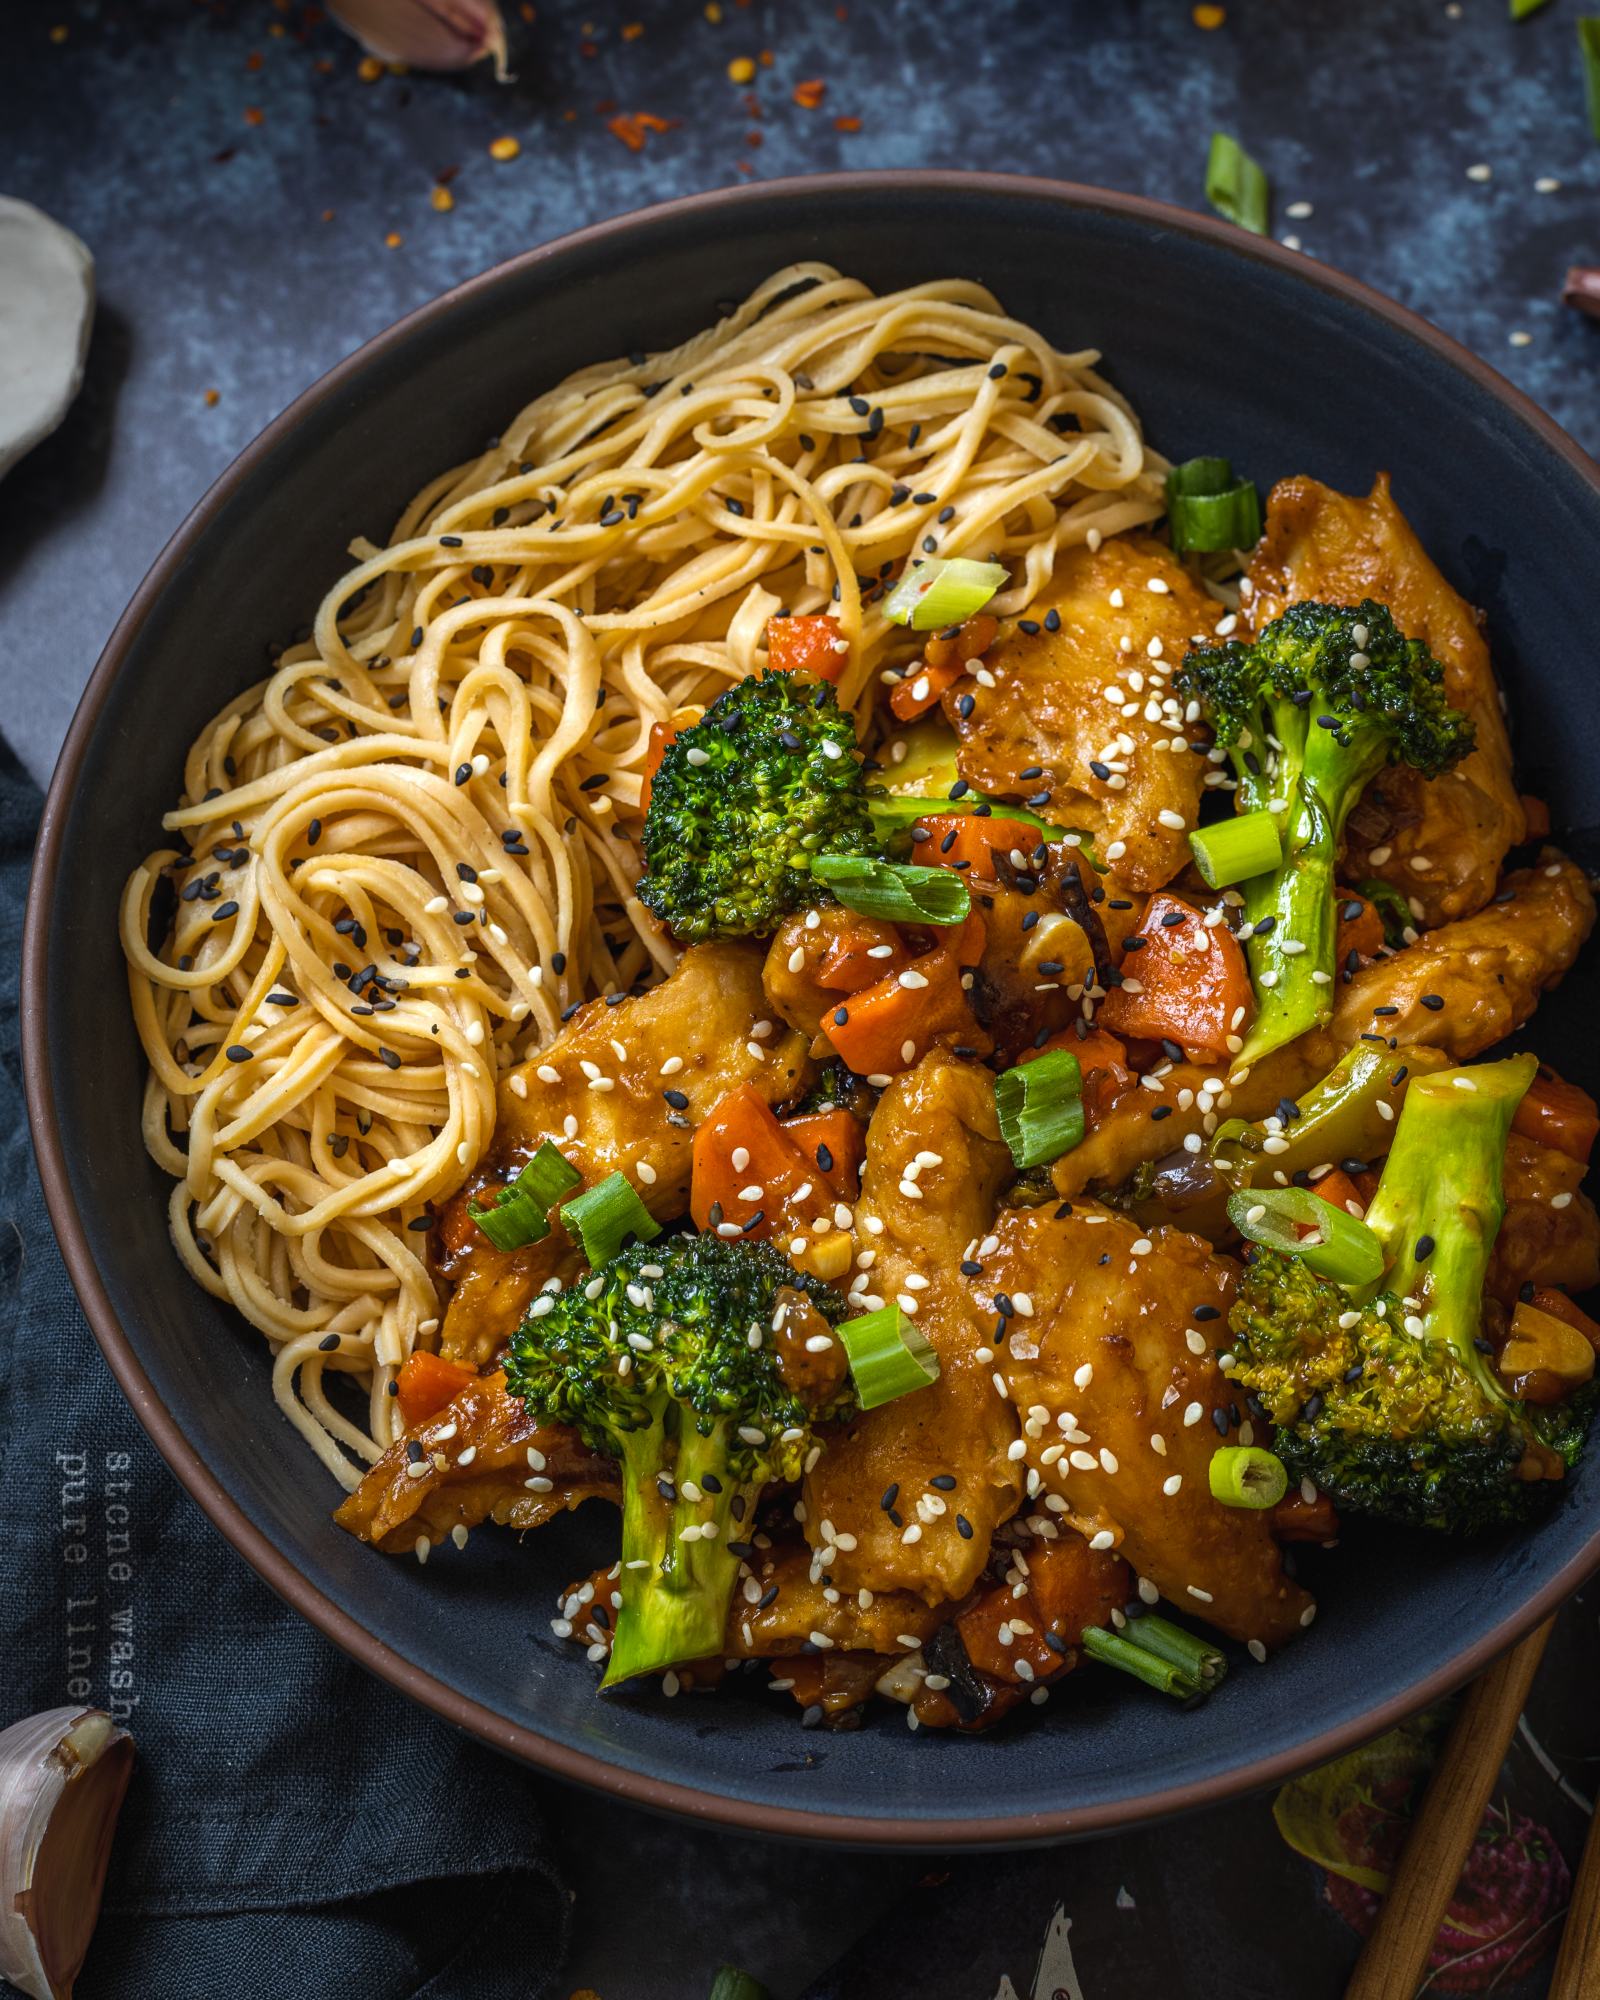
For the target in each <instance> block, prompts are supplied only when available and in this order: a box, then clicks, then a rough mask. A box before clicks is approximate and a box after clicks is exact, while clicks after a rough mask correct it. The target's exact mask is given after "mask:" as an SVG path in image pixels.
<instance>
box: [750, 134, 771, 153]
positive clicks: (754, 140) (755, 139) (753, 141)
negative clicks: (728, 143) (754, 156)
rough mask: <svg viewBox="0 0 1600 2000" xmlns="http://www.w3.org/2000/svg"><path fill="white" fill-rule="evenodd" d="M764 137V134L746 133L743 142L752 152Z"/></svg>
mask: <svg viewBox="0 0 1600 2000" xmlns="http://www.w3.org/2000/svg"><path fill="white" fill-rule="evenodd" d="M766 136H767V135H766V133H765V132H746V134H745V135H744V142H745V144H746V145H747V146H748V147H749V148H750V150H751V151H752V152H754V151H755V149H756V147H757V146H759V145H761V144H762V143H763V142H764V140H765V139H766Z"/></svg>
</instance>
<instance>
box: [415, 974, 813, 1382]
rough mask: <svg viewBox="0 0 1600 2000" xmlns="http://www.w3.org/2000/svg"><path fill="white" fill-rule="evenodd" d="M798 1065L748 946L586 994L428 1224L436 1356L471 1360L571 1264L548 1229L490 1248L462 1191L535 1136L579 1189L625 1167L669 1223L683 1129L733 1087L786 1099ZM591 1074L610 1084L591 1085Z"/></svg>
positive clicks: (519, 1159)
mask: <svg viewBox="0 0 1600 2000" xmlns="http://www.w3.org/2000/svg"><path fill="white" fill-rule="evenodd" d="M669 1063H670V1064H675V1065H676V1066H675V1067H673V1068H671V1069H670V1070H668V1069H666V1068H664V1067H663V1065H666V1064H669ZM586 1064H587V1065H588V1066H589V1067H588V1068H587V1069H586V1068H585V1065H586ZM804 1065H805V1044H804V1041H803V1040H802V1039H801V1038H800V1037H799V1036H797V1035H794V1034H792V1033H785V1032H784V1031H783V1029H782V1027H781V1026H780V1025H779V1024H778V1023H776V1022H775V1021H774V1020H773V1018H772V1010H771V1009H770V1008H769V1007H768V1005H767V1002H766V998H765V995H764V994H763V992H762V989H761V950H760V947H759V946H758V945H753V944H743V943H718V944H703V945H696V946H694V947H693V948H692V949H691V950H689V951H686V952H685V953H684V955H683V957H682V958H681V959H679V961H678V964H677V966H676V968H675V969H674V971H673V972H672V973H671V975H670V976H669V977H668V978H667V979H665V980H664V981H663V982H662V983H661V985H659V986H654V987H652V988H651V989H650V990H649V992H647V993H641V994H639V995H637V996H635V997H634V998H632V999H628V1000H624V1001H623V1002H622V1003H621V1004H620V1005H619V1006H616V1007H608V1006H607V1005H606V1003H605V1002H604V1001H603V1000H592V1001H590V1002H589V1004H588V1005H587V1006H586V1007H584V1008H583V1009H582V1010H581V1011H580V1012H579V1013H578V1014H576V1015H575V1016H574V1017H573V1019H572V1020H571V1021H570V1022H569V1023H568V1025H567V1026H566V1027H565V1028H564V1029H563V1030H562V1032H561V1033H560V1034H559V1035H558V1036H557V1037H556V1039H555V1040H554V1041H553V1042H552V1043H551V1044H550V1046H549V1047H548V1048H546V1049H541V1050H540V1051H539V1052H538V1054H537V1055H533V1056H530V1057H529V1058H528V1060H527V1061H526V1062H523V1063H519V1064H518V1065H517V1066H516V1068H515V1069H510V1070H507V1071H506V1073H505V1075H504V1076H503V1077H502V1078H501V1079H500V1087H499V1102H498V1109H497V1118H496V1126H495V1143H494V1151H493V1154H492V1155H491V1160H490V1163H489V1164H488V1165H487V1166H486V1167H485V1168H484V1169H483V1170H481V1171H480V1172H479V1173H477V1174H476V1175H474V1177H473V1179H472V1181H471V1182H470V1183H469V1184H468V1186H467V1187H465V1188H463V1189H462V1190H461V1192H460V1193H459V1194H458V1195H456V1196H455V1198H454V1200H453V1201H452V1202H451V1204H450V1206H449V1207H448V1208H447V1209H446V1211H445V1216H444V1220H443V1223H442V1226H441V1229H440V1237H441V1241H442V1246H443V1255H442V1256H441V1258H440V1274H441V1275H442V1276H443V1277H445V1278H447V1279H449V1280H452V1281H454V1284H455V1290H454V1292H453V1294H452V1296H451V1299H450V1304H449V1307H448V1310H447V1311H446V1313H445V1322H444V1332H443V1336H442V1338H441V1341H440V1347H441V1351H442V1352H443V1353H444V1354H446V1355H448V1356H450V1358H451V1359H453V1360H462V1361H471V1362H473V1363H475V1364H477V1365H478V1366H480V1367H481V1366H482V1364H483V1363H484V1362H485V1361H487V1360H489V1359H490V1358H491V1356H493V1355H494V1353H495V1352H496V1351H497V1350H498V1349H499V1348H500V1347H501V1346H502V1345H503V1344H504V1342H505V1341H506V1339H507V1338H508V1337H509V1335H510V1334H511V1333H512V1332H513V1330H514V1329H515V1328H516V1326H517V1324H518V1322H519V1321H520V1320H521V1318H522V1315H523V1313H524V1311H525V1310H526V1309H527V1304H528V1301H529V1300H530V1299H531V1298H532V1296H533V1294H534V1292H535V1291H536V1290H537V1289H538V1288H539V1286H540V1285H541V1284H543V1283H544V1281H545V1280H546V1279H547V1278H549V1277H552V1276H557V1275H559V1276H562V1277H567V1276H571V1275H572V1273H573V1272H575V1271H576V1270H577V1269H578V1268H580V1265H581V1257H580V1255H579V1253H578V1252H577V1251H575V1249H574V1247H573V1245H572V1244H571V1242H570V1241H569V1240H568V1237H567V1234H566V1231H565V1230H564V1229H562V1228H561V1227H560V1226H559V1225H557V1226H556V1227H554V1228H552V1230H551V1231H550V1234H549V1235H548V1236H546V1237H545V1238H544V1239H543V1241H542V1242H539V1243H534V1244H530V1245H528V1246H527V1247H526V1248H525V1249H521V1250H511V1251H500V1250H496V1249H495V1248H494V1246H493V1245H492V1244H491V1243H490V1242H489V1241H488V1239H487V1238H486V1237H485V1236H484V1235H483V1232H482V1231H481V1230H479V1229H478V1228H477V1227H476V1226H475V1225H474V1224H473V1223H472V1221H471V1219H470V1217H468V1215H467V1214H466V1202H467V1199H468V1197H469V1196H470V1195H473V1194H480V1195H481V1192H482V1190H483V1188H484V1187H485V1186H486V1185H488V1184H491V1183H498V1182H501V1181H503V1180H506V1179H508V1178H509V1177H511V1176H512V1175H514V1174H515V1173H516V1172H517V1170H518V1168H519V1167H520V1166H521V1165H522V1163H523V1162H524V1161H525V1160H527V1159H528V1158H529V1157H530V1156H531V1155H532V1154H533V1153H535V1152H537V1151H538V1149H539V1147H540V1145H541V1144H542V1143H543V1142H544V1141H545V1140H546V1139H548V1140H549V1141H550V1142H551V1143H552V1144H553V1145H555V1146H557V1147H558V1148H559V1149H560V1151H561V1152H562V1153H563V1154H564V1155H565V1156H566V1158H567V1159H568V1160H570V1161H571V1162H572V1164H573V1166H574V1167H576V1168H577V1169H578V1171H579V1172H580V1173H581V1174H582V1175H583V1179H584V1184H585V1186H587V1187H593V1186H594V1184H595V1183H596V1182H597V1181H601V1180H604V1179H605V1177H606V1175H607V1174H610V1173H615V1172H621V1173H624V1174H626V1175H627V1177H628V1179H629V1180H630V1181H632V1182H633V1183H634V1185H635V1187H636V1189H637V1191H638V1193H639V1196H640V1198H641V1199H642V1200H643V1202H644V1205H645V1207H646V1208H648V1209H649V1211H650V1213H651V1214H652V1215H653V1216H655V1217H656V1218H657V1220H658V1221H661V1222H668V1221H671V1220H673V1219H674V1218H676V1217H677V1216H679V1215H682V1214H683V1212H684V1211H685V1210H686V1209H687V1208H688V1206H689V1179H690V1165H691V1154H692V1150H693V1143H694V1129H693V1128H694V1127H695V1125H697V1124H698V1123H699V1122H700V1121H701V1120H702V1119H703V1118H705V1117H706V1115H707V1114H708V1113H709V1112H710V1111H711V1109H712V1108H713V1106H714V1105H715V1104H716V1103H717V1101H718V1099H719V1098H721V1097H723V1096H724V1095H725V1094H726V1093H727V1092H728V1091H730V1090H732V1089H734V1088H735V1087H736V1086H737V1085H739V1084H742V1083H748V1084H750V1085H751V1086H752V1087H753V1088H754V1089H755V1090H756V1091H758V1092H759V1093H760V1095H761V1096H762V1097H763V1098H765V1099H766V1101H767V1102H768V1103H769V1104H776V1103H780V1102H782V1101H783V1100H784V1099H785V1098H787V1097H791V1096H793V1095H794V1093H795V1091H796V1089H797V1088H798V1087H799V1084H800V1081H801V1075H802V1071H803V1068H804ZM590 1070H592V1071H593V1076H591V1074H590ZM597 1079H599V1080H602V1081H603V1080H609V1082H610V1085H611V1087H610V1088H609V1089H601V1088H596V1087H595V1085H596V1080H597ZM668 1092H670V1093H671V1096H670V1097H669V1096H668ZM569 1120H570V1121H571V1127H572V1129H571V1133H570V1136H569V1134H568V1121H569Z"/></svg>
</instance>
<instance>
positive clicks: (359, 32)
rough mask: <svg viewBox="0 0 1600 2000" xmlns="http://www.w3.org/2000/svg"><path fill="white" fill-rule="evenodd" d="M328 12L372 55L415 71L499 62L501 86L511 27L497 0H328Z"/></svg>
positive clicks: (505, 73) (463, 67) (505, 77)
mask: <svg viewBox="0 0 1600 2000" xmlns="http://www.w3.org/2000/svg"><path fill="white" fill-rule="evenodd" d="M328 11H329V13H330V14H332V16H333V17H334V19H335V20H336V21H337V22H338V23H339V25H340V26H341V27H342V28H347V29H348V30H349V31H350V33H351V34H352V35H354V36H355V38H356V40H357V41H358V42H360V44H361V46H362V47H363V48H364V49H366V50H367V51H368V53H369V54H371V55H375V56H380V57H381V58H382V59H383V61H384V62H392V63H407V64H409V65H410V66H411V67H412V68H413V69H470V68H471V67H472V65H473V64H474V63H475V62H482V61H483V59H484V57H485V56H492V57H493V58H494V73H495V76H496V77H497V78H498V79H499V81H500V82H501V83H504V82H505V81H506V80H507V77H508V76H509V71H508V70H507V69H506V26H505V22H504V20H503V19H502V17H501V14H500V9H499V7H498V5H497V4H496V0H328Z"/></svg>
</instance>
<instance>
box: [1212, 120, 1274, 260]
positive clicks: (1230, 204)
mask: <svg viewBox="0 0 1600 2000" xmlns="http://www.w3.org/2000/svg"><path fill="white" fill-rule="evenodd" d="M1206 200H1207V201H1209V202H1210V204H1211V206H1212V207H1213V208H1214V209H1215V210H1216V211H1217V213H1218V214H1219V215H1225V216H1226V217H1227V218H1228V220H1229V221H1230V222H1237V223H1238V225H1239V227H1240V228H1241V229H1249V230H1253V231H1254V233H1255V234H1256V235H1257V236H1265V235H1266V233H1267V219H1268V204H1269V200H1270V197H1269V194H1268V190H1267V177H1266V175H1265V174H1264V173H1263V172H1262V171H1261V169H1260V168H1259V167H1258V166H1257V165H1256V163H1255V161H1254V160H1252V159H1251V157H1250V155H1249V154H1248V153H1247V152H1246V151H1245V149H1244V148H1243V146H1241V145H1240V144H1239V142H1238V140H1237V139H1230V138H1229V136H1228V134H1227V133H1226V132H1213V133H1212V135H1211V153H1210V156H1209V158H1208V159H1207V161H1206Z"/></svg>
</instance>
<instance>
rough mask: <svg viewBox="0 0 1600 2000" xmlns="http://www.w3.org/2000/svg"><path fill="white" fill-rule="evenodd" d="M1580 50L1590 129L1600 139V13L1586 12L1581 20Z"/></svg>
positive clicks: (1579, 24)
mask: <svg viewBox="0 0 1600 2000" xmlns="http://www.w3.org/2000/svg"><path fill="white" fill-rule="evenodd" d="M1578 51H1579V53H1580V54H1581V55H1582V57H1583V88H1584V93H1585V95H1586V96H1587V98H1588V100H1589V130H1590V131H1591V132H1592V133H1593V134H1594V136H1595V137H1596V138H1597V139H1600V14H1585V15H1584V16H1583V17H1582V18H1581V19H1580V20H1579V22H1578Z"/></svg>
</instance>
